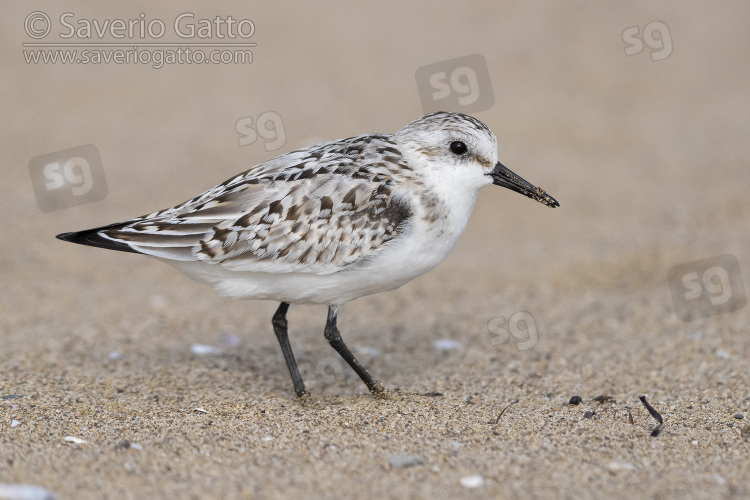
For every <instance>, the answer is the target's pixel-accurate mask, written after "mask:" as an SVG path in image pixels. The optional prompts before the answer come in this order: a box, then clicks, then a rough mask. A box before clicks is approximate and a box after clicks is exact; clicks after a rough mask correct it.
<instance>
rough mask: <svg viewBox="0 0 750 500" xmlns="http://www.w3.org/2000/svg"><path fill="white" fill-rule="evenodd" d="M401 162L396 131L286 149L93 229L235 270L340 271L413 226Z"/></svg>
mask: <svg viewBox="0 0 750 500" xmlns="http://www.w3.org/2000/svg"><path fill="white" fill-rule="evenodd" d="M404 169H406V170H408V166H407V165H406V164H405V163H404V162H403V158H402V157H401V155H400V153H399V152H398V150H397V149H396V147H395V144H394V143H393V142H392V140H391V139H390V137H389V136H360V137H354V138H350V139H345V140H342V141H336V142H332V143H327V144H324V145H321V146H318V147H313V148H307V149H304V150H299V151H295V152H293V153H288V154H286V155H282V156H280V157H278V158H275V159H273V160H270V161H269V162H266V163H264V164H261V165H259V166H257V167H255V168H253V169H251V170H249V171H247V172H245V173H243V174H241V175H239V176H236V177H234V178H232V179H230V180H228V181H227V182H225V183H223V184H221V185H219V186H216V187H215V188H213V189H211V190H209V191H207V192H205V193H203V194H202V195H200V196H198V197H196V198H193V199H192V200H189V201H187V202H185V203H183V204H182V205H178V206H176V207H172V208H170V209H167V210H162V211H160V212H155V213H153V214H149V215H147V216H144V217H140V218H138V219H133V220H131V221H128V222H125V223H122V224H117V225H113V226H109V227H107V228H99V229H98V230H92V231H96V232H95V233H90V234H91V235H92V236H95V237H96V238H103V239H104V240H106V242H107V243H108V244H110V245H126V246H127V248H122V249H129V250H131V251H132V250H134V251H136V252H140V253H144V254H148V255H153V256H156V257H161V258H165V259H172V260H183V261H194V260H200V261H203V262H206V263H210V264H217V265H220V266H222V267H225V268H227V269H231V270H236V271H265V272H273V273H284V272H313V273H317V274H328V273H333V272H336V271H338V270H340V269H342V268H344V267H345V266H348V265H351V264H353V263H355V262H361V261H362V260H363V259H367V258H370V257H372V256H374V255H376V254H377V253H378V252H379V251H380V250H382V248H383V246H384V245H385V244H387V243H388V242H389V241H390V240H392V239H393V238H395V237H396V236H397V235H398V234H399V233H400V232H401V231H404V230H405V229H406V227H407V225H408V217H409V215H410V213H411V212H410V210H409V206H408V203H407V201H406V200H404V199H402V198H400V197H399V196H397V195H396V194H395V191H396V190H397V187H398V186H397V184H396V182H395V181H394V179H393V176H392V175H391V174H392V173H394V172H396V171H403V170H404ZM89 244H94V243H89ZM97 246H104V245H103V244H98V245H97ZM110 247H111V246H110Z"/></svg>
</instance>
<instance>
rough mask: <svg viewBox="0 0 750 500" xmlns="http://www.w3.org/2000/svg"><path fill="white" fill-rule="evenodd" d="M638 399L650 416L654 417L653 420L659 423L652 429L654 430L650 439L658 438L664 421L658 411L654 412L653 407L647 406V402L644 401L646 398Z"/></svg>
mask: <svg viewBox="0 0 750 500" xmlns="http://www.w3.org/2000/svg"><path fill="white" fill-rule="evenodd" d="M638 399H640V400H641V403H643V406H645V407H646V409H647V410H648V412H649V413H650V414H651V416H652V417H654V419H656V421H657V422H659V424H658V425H657V426H656V427H654V430H652V431H651V436H652V437H656V436H658V435H659V433H660V432H661V426H662V424H663V423H664V419H663V418H661V414H660V413H659V412H658V411H656V410H655V409H654V407H653V406H651V405H650V404H648V401H646V396H641V397H640V398H638Z"/></svg>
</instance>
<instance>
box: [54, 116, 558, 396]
mask: <svg viewBox="0 0 750 500" xmlns="http://www.w3.org/2000/svg"><path fill="white" fill-rule="evenodd" d="M488 185H496V186H501V187H504V188H507V189H509V190H511V191H514V192H516V193H519V194H522V195H524V196H527V197H529V198H531V199H533V200H536V201H538V202H540V203H542V204H543V205H546V206H548V207H552V208H554V207H558V206H559V203H558V202H557V200H555V199H554V198H553V197H552V196H550V195H548V194H547V193H546V191H545V190H544V189H542V188H541V187H537V186H534V185H533V184H531V183H529V182H528V181H526V180H524V179H523V178H522V177H520V176H519V175H517V174H515V173H514V172H513V171H511V170H510V169H508V168H507V167H505V166H504V165H503V164H502V163H500V161H499V160H498V146H497V138H496V137H495V134H493V133H492V131H491V130H490V129H489V127H487V125H485V124H484V123H483V122H481V121H479V120H478V119H476V118H474V117H472V116H470V115H466V114H462V113H455V112H445V111H440V112H434V113H429V114H426V115H424V116H422V117H420V118H418V119H416V120H414V121H412V122H411V123H408V124H407V125H405V126H404V127H403V128H401V129H400V130H398V131H397V132H396V133H394V134H384V133H375V134H366V135H358V136H355V137H349V138H347V139H341V140H334V141H330V142H325V143H321V144H318V145H314V146H310V147H305V148H302V149H299V150H296V151H292V152H289V153H285V154H282V155H280V156H277V157H275V158H273V159H270V160H268V161H265V162H263V163H260V164H258V165H256V166H255V167H252V168H250V169H249V170H246V171H244V172H242V173H240V174H238V175H235V176H233V177H232V178H230V179H228V180H226V181H225V182H223V183H221V184H218V185H217V186H215V187H213V188H211V189H209V190H207V191H205V192H203V193H201V194H199V195H198V196H196V197H194V198H192V199H190V200H188V201H186V202H184V203H181V204H179V205H176V206H173V207H171V208H166V209H164V210H159V211H157V212H153V213H150V214H148V215H143V216H141V217H136V218H134V219H129V220H126V221H124V222H118V223H114V224H109V225H106V226H101V227H97V228H93V229H88V230H84V231H76V232H68V233H62V234H59V235H57V238H59V239H61V240H64V241H69V242H73V243H78V244H82V245H88V246H92V247H100V248H106V249H110V250H118V251H123V252H133V253H139V254H144V255H148V256H151V257H155V258H157V259H159V260H161V261H164V262H166V263H168V264H170V265H172V266H174V267H175V268H177V269H178V270H180V271H182V272H183V273H184V274H186V275H187V276H189V277H191V278H193V279H195V280H197V281H199V282H202V283H205V284H208V285H210V286H213V287H214V288H215V289H216V291H217V292H218V293H219V294H220V295H222V296H227V297H232V298H237V299H258V300H272V301H276V302H279V303H280V304H279V306H278V308H277V309H276V312H275V313H274V315H273V317H272V321H271V323H272V326H273V330H274V333H275V335H276V338H277V340H278V342H279V345H280V347H281V351H282V354H283V356H284V360H285V362H286V365H287V369H288V370H289V374H290V376H291V378H292V384H293V387H294V391H295V393H296V395H297V396H298V397H305V396H308V395H309V391H308V390H307V389H306V387H305V384H304V382H303V380H302V377H301V375H300V371H299V369H298V367H297V362H296V360H295V357H294V353H293V352H292V347H291V344H290V343H289V334H288V323H287V319H286V316H287V312H288V310H289V307H290V304H320V305H327V306H328V314H327V318H326V324H325V328H324V332H323V333H324V337H325V339H326V340H327V341H328V343H329V344H330V345H331V347H332V348H333V349H334V350H335V351H336V352H338V353H339V354H340V355H341V357H342V358H343V359H344V360H345V361H346V362H347V363H348V364H349V366H350V367H351V368H352V369H353V370H354V371H355V372H356V373H357V375H358V376H359V377H360V378H361V379H362V381H363V382H364V383H365V385H366V386H367V388H368V389H369V390H370V391H371V392H372V393H373V394H374V395H380V394H383V393H384V392H385V391H386V390H385V387H384V385H383V384H382V383H381V382H380V381H378V380H377V379H375V378H374V377H373V376H372V375H371V374H370V373H369V371H368V370H367V369H366V368H365V367H364V366H363V365H362V363H360V361H359V360H358V359H357V358H356V357H355V356H354V355H353V354H352V352H351V351H350V350H349V348H348V347H347V345H346V343H345V342H344V339H343V337H342V336H341V332H340V330H339V328H338V326H337V318H338V313H339V310H340V308H341V307H342V306H343V305H344V304H346V303H347V302H350V301H352V300H354V299H356V298H359V297H362V296H366V295H370V294H375V293H380V292H385V291H389V290H393V289H396V288H398V287H400V286H402V285H404V284H406V283H407V282H409V281H411V280H413V279H414V278H416V277H418V276H420V275H422V274H424V273H426V272H428V271H430V270H431V269H433V268H434V267H436V266H437V265H438V264H439V263H440V262H441V261H442V260H443V259H445V257H446V256H447V255H448V254H449V253H450V251H451V250H452V249H453V247H454V245H455V244H456V242H457V240H458V238H459V236H460V235H461V233H462V232H463V230H464V228H465V227H466V224H467V222H468V220H469V216H470V215H471V212H472V209H473V207H474V203H475V201H476V199H477V194H478V192H479V190H480V188H482V187H484V186H488Z"/></svg>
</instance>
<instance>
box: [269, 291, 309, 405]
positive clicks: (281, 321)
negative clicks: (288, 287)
mask: <svg viewBox="0 0 750 500" xmlns="http://www.w3.org/2000/svg"><path fill="white" fill-rule="evenodd" d="M288 310H289V304H287V303H286V302H282V303H281V305H280V306H279V308H278V309H276V313H275V314H274V315H273V320H272V324H273V331H274V332H275V333H276V338H277V339H279V345H280V346H281V352H283V353H284V359H285V360H286V367H287V368H289V375H291V376H292V383H293V384H294V392H296V393H297V396H298V397H302V396H305V395H307V394H310V393H309V392H307V389H305V383H304V382H303V381H302V377H301V376H300V374H299V369H298V368H297V361H295V359H294V353H293V352H292V346H291V345H290V344H289V333H288V332H287V323H286V312H287V311H288Z"/></svg>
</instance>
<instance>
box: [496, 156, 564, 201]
mask: <svg viewBox="0 0 750 500" xmlns="http://www.w3.org/2000/svg"><path fill="white" fill-rule="evenodd" d="M489 176H490V177H492V183H493V184H496V185H498V186H502V187H504V188H508V189H510V190H511V191H515V192H516V193H521V194H522V195H524V196H528V197H529V198H531V199H532V200H536V201H538V202H539V203H541V204H543V205H547V206H548V207H552V208H555V207H559V206H560V204H559V203H558V202H557V200H556V199H554V198H553V197H551V196H550V195H548V194H547V193H546V192H545V191H544V189H542V188H540V187H536V186H534V185H533V184H532V183H530V182H528V181H526V180H525V179H522V178H521V177H519V176H518V175H516V174H514V173H513V172H512V171H511V170H510V169H509V168H508V167H506V166H505V165H503V164H502V163H500V162H497V163H496V164H495V168H493V169H492V172H490V173H489Z"/></svg>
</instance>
